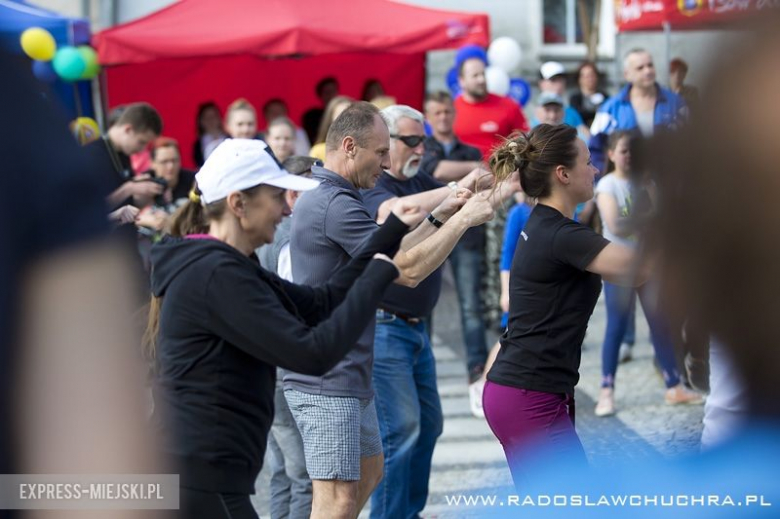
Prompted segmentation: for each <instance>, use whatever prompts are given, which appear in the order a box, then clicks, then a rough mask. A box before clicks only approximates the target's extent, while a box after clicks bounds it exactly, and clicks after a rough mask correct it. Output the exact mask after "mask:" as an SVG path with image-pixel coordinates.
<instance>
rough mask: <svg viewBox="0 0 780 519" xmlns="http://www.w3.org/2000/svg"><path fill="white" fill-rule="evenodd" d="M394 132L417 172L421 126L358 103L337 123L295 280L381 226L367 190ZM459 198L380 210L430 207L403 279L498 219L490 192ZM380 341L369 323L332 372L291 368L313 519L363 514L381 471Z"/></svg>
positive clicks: (434, 194)
mask: <svg viewBox="0 0 780 519" xmlns="http://www.w3.org/2000/svg"><path fill="white" fill-rule="evenodd" d="M418 113H419V112H418ZM391 138H392V139H393V140H402V141H403V142H405V144H404V145H407V146H409V147H410V148H414V149H419V152H418V155H417V156H412V155H410V156H408V157H407V158H406V159H405V164H404V166H405V167H406V169H407V171H412V170H414V169H416V168H417V167H418V165H419V163H420V156H419V155H420V154H421V153H422V141H423V139H424V135H423V130H422V125H420V126H419V128H416V129H415V132H413V133H402V134H398V133H396V132H392V131H388V126H387V124H386V123H385V121H384V120H383V118H382V117H381V116H380V114H379V110H377V108H376V107H375V106H373V105H371V104H369V103H366V102H358V103H355V104H353V105H352V106H350V107H349V108H347V109H346V110H345V111H344V112H343V113H342V114H341V115H340V116H339V117H338V118H336V120H335V121H334V122H333V124H332V125H331V127H330V129H329V130H328V135H327V138H326V142H325V144H326V156H325V165H324V167H321V168H320V167H313V168H312V177H313V178H315V179H317V180H319V181H320V186H319V187H318V188H317V189H314V190H312V191H311V192H307V193H304V194H303V195H302V196H301V197H300V199H299V200H298V202H297V203H296V206H295V218H293V220H292V233H291V238H290V255H291V258H292V271H293V278H294V279H295V280H296V281H298V282H299V283H304V284H308V285H317V284H320V283H322V282H324V281H326V280H327V279H329V277H330V276H331V275H332V273H333V272H334V271H335V270H336V269H338V268H339V267H340V266H342V265H344V264H345V263H347V262H348V261H349V260H350V258H351V256H352V255H353V254H355V253H356V252H357V251H358V250H359V249H360V247H361V245H362V244H363V242H364V241H365V240H366V239H368V238H369V237H370V235H371V234H372V233H373V232H374V230H375V229H376V228H377V222H376V220H375V216H374V215H372V214H369V211H368V209H367V208H366V205H365V202H364V200H363V197H362V195H361V192H360V189H371V188H372V187H374V184H375V183H376V181H377V179H378V178H380V177H381V176H382V175H383V174H384V173H383V169H387V168H389V167H390V160H391V153H390V139H391ZM437 185H438V184H437ZM464 185H465V184H464ZM458 194H460V195H465V194H467V190H465V189H458V190H457V191H455V192H454V193H453V191H452V190H450V188H448V187H438V188H437V189H435V190H433V191H429V192H427V193H424V194H422V195H413V196H410V197H403V198H402V199H400V200H399V199H393V200H388V201H387V202H388V203H386V204H384V207H383V209H385V208H388V209H389V208H390V207H391V206H392V207H394V208H393V209H392V210H393V211H402V212H403V208H404V207H406V208H412V209H413V208H420V209H423V210H424V211H425V212H426V213H429V214H428V219H427V221H423V222H422V223H421V224H420V225H419V226H418V227H417V228H416V229H414V230H413V231H410V232H409V234H408V235H407V236H406V237H405V238H404V240H403V241H402V243H401V250H400V251H399V252H398V254H397V255H396V256H395V258H394V260H395V263H396V265H397V266H398V268H399V270H400V272H401V275H400V277H399V279H398V280H397V281H396V282H397V283H401V284H404V285H406V286H416V285H417V284H421V283H424V280H425V278H427V277H428V276H429V275H431V273H432V272H434V271H435V270H436V269H437V268H438V267H439V266H440V265H441V264H442V263H443V262H444V260H446V259H447V255H448V254H449V252H450V251H451V250H452V247H453V246H454V245H455V242H457V240H458V238H460V236H461V235H462V234H463V233H464V232H465V231H466V229H468V228H469V227H473V226H475V225H480V224H481V223H483V222H485V221H486V220H488V219H489V218H491V217H492V216H493V208H492V206H491V204H490V202H489V200H488V198H487V197H485V196H480V195H475V196H473V197H471V198H468V200H466V199H465V197H464V196H461V197H458V196H457V195H458ZM399 208H400V209H399ZM456 211H457V212H456ZM380 212H382V211H381V210H380ZM373 342H374V327H373V326H369V327H368V328H366V330H365V331H364V333H363V335H362V336H361V337H360V339H358V341H357V345H356V346H355V348H354V349H353V350H352V351H350V353H349V354H348V355H347V356H346V357H345V358H344V360H342V361H341V362H339V364H338V365H336V367H335V368H333V369H332V370H331V371H329V372H328V373H326V374H325V375H323V376H321V377H312V376H306V375H300V374H296V373H289V372H287V373H285V376H284V388H285V397H286V398H287V402H288V404H289V406H290V411H291V412H292V414H293V418H294V419H295V422H296V424H297V425H298V429H299V430H300V432H301V438H302V440H303V447H304V456H305V458H306V468H307V470H308V472H309V476H310V477H311V479H312V488H313V502H312V517H327V518H329V519H331V518H333V519H340V518H354V517H356V516H357V515H358V513H359V512H360V510H361V509H362V508H363V505H364V504H365V502H366V500H367V498H368V495H369V493H370V492H371V490H373V488H374V487H375V486H376V485H377V483H378V482H379V480H380V479H381V477H382V466H383V458H382V439H381V437H380V430H379V429H380V427H379V425H378V422H377V414H378V412H377V410H376V408H375V405H374V389H373V387H372V383H371V373H372V366H373V360H374V348H373ZM439 414H441V411H439ZM390 517H396V516H394V515H391V516H390Z"/></svg>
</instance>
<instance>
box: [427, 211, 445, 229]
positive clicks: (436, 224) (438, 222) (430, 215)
mask: <svg viewBox="0 0 780 519" xmlns="http://www.w3.org/2000/svg"><path fill="white" fill-rule="evenodd" d="M427 218H428V221H429V222H431V225H433V226H434V227H436V228H437V229H439V228H441V226H442V225H444V222H442V221H441V220H437V219H436V217H435V216H433V213H428V217H427Z"/></svg>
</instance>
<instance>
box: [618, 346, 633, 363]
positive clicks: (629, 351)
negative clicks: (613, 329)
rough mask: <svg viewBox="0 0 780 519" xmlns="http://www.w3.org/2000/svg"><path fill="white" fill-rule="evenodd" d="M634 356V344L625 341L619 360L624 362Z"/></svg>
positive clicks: (621, 347)
mask: <svg viewBox="0 0 780 519" xmlns="http://www.w3.org/2000/svg"><path fill="white" fill-rule="evenodd" d="M633 356H634V346H633V345H631V344H628V343H627V342H624V343H623V344H621V345H620V352H619V354H618V362H619V363H620V364H623V363H624V362H628V361H630V360H631V359H632V358H633Z"/></svg>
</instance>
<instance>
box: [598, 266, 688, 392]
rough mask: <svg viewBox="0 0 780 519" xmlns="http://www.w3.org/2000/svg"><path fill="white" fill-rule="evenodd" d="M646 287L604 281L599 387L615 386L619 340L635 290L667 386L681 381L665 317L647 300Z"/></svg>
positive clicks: (623, 333) (623, 330) (626, 322)
mask: <svg viewBox="0 0 780 519" xmlns="http://www.w3.org/2000/svg"><path fill="white" fill-rule="evenodd" d="M648 289H649V287H648V285H645V286H643V287H641V288H639V289H635V288H627V287H621V286H618V285H613V284H612V283H607V282H606V281H605V282H604V300H605V302H606V304H607V331H606V333H605V334H604V345H603V346H602V350H601V374H602V379H601V387H614V386H615V374H616V373H617V365H618V356H619V354H620V343H621V342H622V341H623V337H624V336H625V334H626V328H627V327H628V323H629V320H630V317H631V316H630V310H631V306H632V305H631V298H632V296H633V294H634V293H636V294H637V295H638V296H639V302H640V303H641V304H642V309H643V310H644V311H645V316H646V317H647V325H648V327H649V328H650V339H651V340H652V343H653V348H654V349H655V356H656V358H657V359H658V363H659V364H660V365H661V371H662V374H663V377H664V382H665V383H666V387H674V386H676V385H677V384H679V383H680V373H679V371H678V370H677V359H676V358H675V355H674V345H673V344H672V340H671V335H670V334H669V329H668V327H667V324H666V321H665V319H664V317H663V316H662V315H661V314H660V312H658V311H657V309H656V308H655V303H654V302H652V301H650V294H649V293H648Z"/></svg>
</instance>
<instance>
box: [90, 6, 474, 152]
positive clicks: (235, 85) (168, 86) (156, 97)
mask: <svg viewBox="0 0 780 519" xmlns="http://www.w3.org/2000/svg"><path fill="white" fill-rule="evenodd" d="M470 43H473V44H478V45H482V46H487V45H488V43H489V25H488V17H487V15H484V14H473V13H459V12H449V11H440V10H434V9H426V8H420V7H414V6H410V5H405V4H400V3H396V2H391V1H388V0H360V1H357V2H355V1H353V0H328V1H322V0H264V1H262V2H258V1H257V0H221V1H219V2H216V1H213V0H182V1H180V2H177V3H175V4H173V5H171V6H169V7H167V8H165V9H162V10H160V11H157V12H155V13H152V14H151V15H149V16H147V17H145V18H141V19H139V20H135V21H133V22H130V23H127V24H124V25H119V26H116V27H113V28H111V29H108V30H105V31H103V32H101V33H99V34H97V35H96V36H95V38H94V45H95V46H96V48H97V50H98V59H99V61H100V63H101V64H103V65H104V66H106V67H107V68H106V74H107V90H108V94H107V95H108V105H109V106H116V105H119V104H124V103H129V102H134V101H147V102H149V103H151V104H153V105H154V106H155V107H156V108H157V109H158V110H159V111H160V113H161V114H162V116H163V118H164V121H165V134H166V135H171V136H173V137H176V138H177V139H179V141H180V143H181V145H182V150H183V153H182V155H183V159H184V161H185V164H189V163H190V157H189V149H190V148H189V146H190V144H191V143H192V142H194V140H195V138H196V137H195V114H196V110H197V106H198V104H200V103H201V102H203V101H207V100H214V101H216V102H217V104H218V105H219V106H220V107H222V108H224V107H226V106H227V105H228V104H229V103H230V102H232V101H233V100H234V99H236V98H237V97H245V98H247V99H248V100H249V101H250V102H252V103H253V104H255V106H256V107H257V109H258V112H259V111H260V108H261V107H262V105H263V104H264V103H265V102H266V101H268V100H269V99H273V98H281V99H283V100H285V101H286V103H287V105H288V107H289V112H290V116H291V117H292V118H293V120H296V121H299V119H300V116H301V115H302V114H303V112H304V111H306V110H307V109H309V108H311V107H313V106H317V105H318V104H319V100H318V99H317V97H316V95H315V91H314V90H315V85H316V83H317V82H318V81H320V80H321V79H323V78H324V77H327V76H334V77H336V78H337V79H338V81H339V84H340V86H341V93H342V94H346V95H351V96H353V97H359V96H360V94H361V90H362V87H363V84H364V82H365V81H366V80H368V79H377V80H379V81H380V82H381V83H382V85H383V86H384V88H385V91H386V92H387V93H388V94H389V95H392V96H395V97H396V98H397V100H398V102H399V103H404V104H409V105H412V106H418V107H419V106H420V105H421V104H422V97H423V93H424V89H425V52H426V51H429V50H436V49H448V48H457V47H461V46H462V45H466V44H470ZM258 115H259V116H260V118H261V120H260V121H259V124H260V126H261V127H263V126H264V121H263V120H262V114H258ZM189 165H191V164H189Z"/></svg>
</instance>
